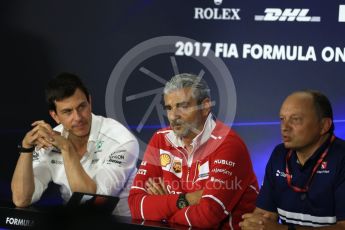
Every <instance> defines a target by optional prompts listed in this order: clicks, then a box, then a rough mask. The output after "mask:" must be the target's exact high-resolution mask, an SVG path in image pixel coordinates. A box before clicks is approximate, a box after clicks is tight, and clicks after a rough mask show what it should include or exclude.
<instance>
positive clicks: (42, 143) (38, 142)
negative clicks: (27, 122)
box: [22, 120, 54, 148]
mask: <svg viewBox="0 0 345 230" xmlns="http://www.w3.org/2000/svg"><path fill="white" fill-rule="evenodd" d="M31 126H33V129H31V130H30V131H29V132H28V133H27V134H26V135H25V137H24V139H23V141H22V146H23V147H24V148H31V147H34V146H37V147H38V148H47V147H51V146H52V144H51V141H53V140H54V139H53V135H54V131H53V129H52V127H51V126H50V125H49V124H48V123H46V122H44V121H43V120H41V121H35V122H34V123H32V124H31Z"/></svg>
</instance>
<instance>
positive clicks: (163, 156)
mask: <svg viewBox="0 0 345 230" xmlns="http://www.w3.org/2000/svg"><path fill="white" fill-rule="evenodd" d="M160 160H161V165H162V166H163V167H165V166H167V165H168V164H170V162H171V158H170V156H169V154H166V153H164V154H161V155H160Z"/></svg>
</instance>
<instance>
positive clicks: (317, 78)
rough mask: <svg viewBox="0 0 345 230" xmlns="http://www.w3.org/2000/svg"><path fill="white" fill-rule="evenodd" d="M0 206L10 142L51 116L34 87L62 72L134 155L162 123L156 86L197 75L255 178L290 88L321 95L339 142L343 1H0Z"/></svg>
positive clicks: (10, 164)
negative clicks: (127, 135) (75, 79)
mask: <svg viewBox="0 0 345 230" xmlns="http://www.w3.org/2000/svg"><path fill="white" fill-rule="evenodd" d="M0 4H1V9H0V10H1V12H0V17H1V21H0V23H1V36H0V39H1V42H0V46H1V52H0V55H1V62H0V65H1V75H2V76H1V79H2V85H1V90H0V94H1V97H0V99H1V112H0V116H1V119H0V122H1V127H0V135H1V149H2V150H1V161H0V170H1V173H0V188H1V189H0V190H1V191H0V199H1V200H5V201H6V200H8V201H9V200H10V199H11V193H10V180H11V176H12V173H13V170H14V167H15V163H16V160H17V158H18V153H17V150H16V146H17V144H18V143H19V142H20V141H21V139H22V138H23V136H24V135H25V133H26V132H27V131H28V130H29V129H30V124H31V122H33V121H35V120H41V119H44V120H47V121H48V122H50V123H51V124H52V125H54V123H53V121H52V120H51V119H50V118H49V115H48V111H47V106H46V104H45V101H44V94H43V88H44V86H45V84H46V83H47V81H48V80H49V79H50V78H52V77H53V76H55V75H56V74H58V73H60V72H62V71H68V72H72V73H76V74H78V75H80V76H81V77H82V79H83V80H84V81H85V83H86V84H87V85H88V86H89V88H90V91H91V95H92V106H93V112H94V113H96V114H100V115H105V116H109V117H113V118H115V119H117V120H119V121H120V122H122V123H123V124H125V125H126V126H127V127H129V128H130V129H131V131H132V132H133V133H134V134H135V135H136V137H137V138H138V140H139V142H140V147H141V157H142V154H143V151H144V149H145V147H146V143H147V142H148V140H149V138H150V137H151V136H152V134H153V132H154V131H155V130H157V129H158V128H161V127H164V126H166V125H167V124H168V123H167V118H166V115H165V112H164V110H163V108H162V104H161V102H162V95H161V93H162V87H163V86H164V83H165V82H166V80H168V79H169V78H170V77H171V76H173V75H174V74H177V73H183V72H190V73H195V74H197V75H199V76H201V77H203V78H204V79H206V81H207V82H208V83H209V84H210V86H211V88H212V101H213V102H214V107H213V112H214V114H215V116H216V117H218V118H219V119H220V120H223V121H225V122H226V123H227V124H228V125H229V126H231V127H232V128H233V129H234V130H236V131H237V132H238V133H239V134H240V135H241V136H242V138H243V139H244V140H245V142H246V144H247V145H248V148H249V151H250V154H251V158H252V160H253V164H254V169H255V172H256V175H257V177H258V179H259V183H261V182H262V180H263V175H264V169H265V165H266V162H267V160H268V157H269V155H270V153H271V151H272V149H273V147H274V146H275V145H277V144H278V143H280V142H281V139H280V132H279V119H278V113H279V109H280V105H281V103H282V101H283V99H284V98H285V97H286V96H287V95H288V94H290V93H291V92H292V91H295V90H300V89H315V90H320V91H322V92H324V93H325V94H326V95H328V96H329V98H330V100H331V102H332V105H333V109H334V119H335V126H336V129H335V133H336V135H337V136H339V137H342V138H345V131H344V129H345V126H344V121H345V107H344V101H345V92H344V89H343V88H344V82H345V80H344V70H345V64H344V62H345V40H344V35H345V1H321V0H316V1H307V0H299V1H291V0H260V1H254V0H251V1H239V0H223V1H222V0H165V1H162V0H140V1H139V0H138V1H133V0H132V1H85V0H83V1H81V0H74V1H67V0H59V1H57V0H53V1H43V0H36V1H24V0H12V1H2V2H1V3H0Z"/></svg>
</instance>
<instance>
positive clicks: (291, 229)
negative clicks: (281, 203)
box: [288, 224, 296, 230]
mask: <svg viewBox="0 0 345 230" xmlns="http://www.w3.org/2000/svg"><path fill="white" fill-rule="evenodd" d="M288 230H296V227H295V225H293V224H289V225H288Z"/></svg>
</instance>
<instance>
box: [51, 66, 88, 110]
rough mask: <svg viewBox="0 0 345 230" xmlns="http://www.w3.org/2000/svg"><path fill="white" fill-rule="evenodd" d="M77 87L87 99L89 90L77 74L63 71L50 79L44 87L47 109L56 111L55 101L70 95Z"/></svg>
mask: <svg viewBox="0 0 345 230" xmlns="http://www.w3.org/2000/svg"><path fill="white" fill-rule="evenodd" d="M77 89H80V90H81V91H82V92H83V93H84V94H85V96H86V98H87V101H89V91H88V90H87V88H86V87H85V85H84V83H83V82H82V81H81V79H80V78H79V77H78V76H77V75H75V74H72V73H67V72H63V73H60V74H59V75H57V76H56V77H55V78H53V79H51V80H50V81H49V82H48V85H47V87H46V89H45V94H46V101H47V103H48V109H49V110H54V111H55V112H56V105H55V101H60V100H63V99H65V98H67V97H70V96H72V95H73V94H74V93H75V91H76V90H77Z"/></svg>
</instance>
